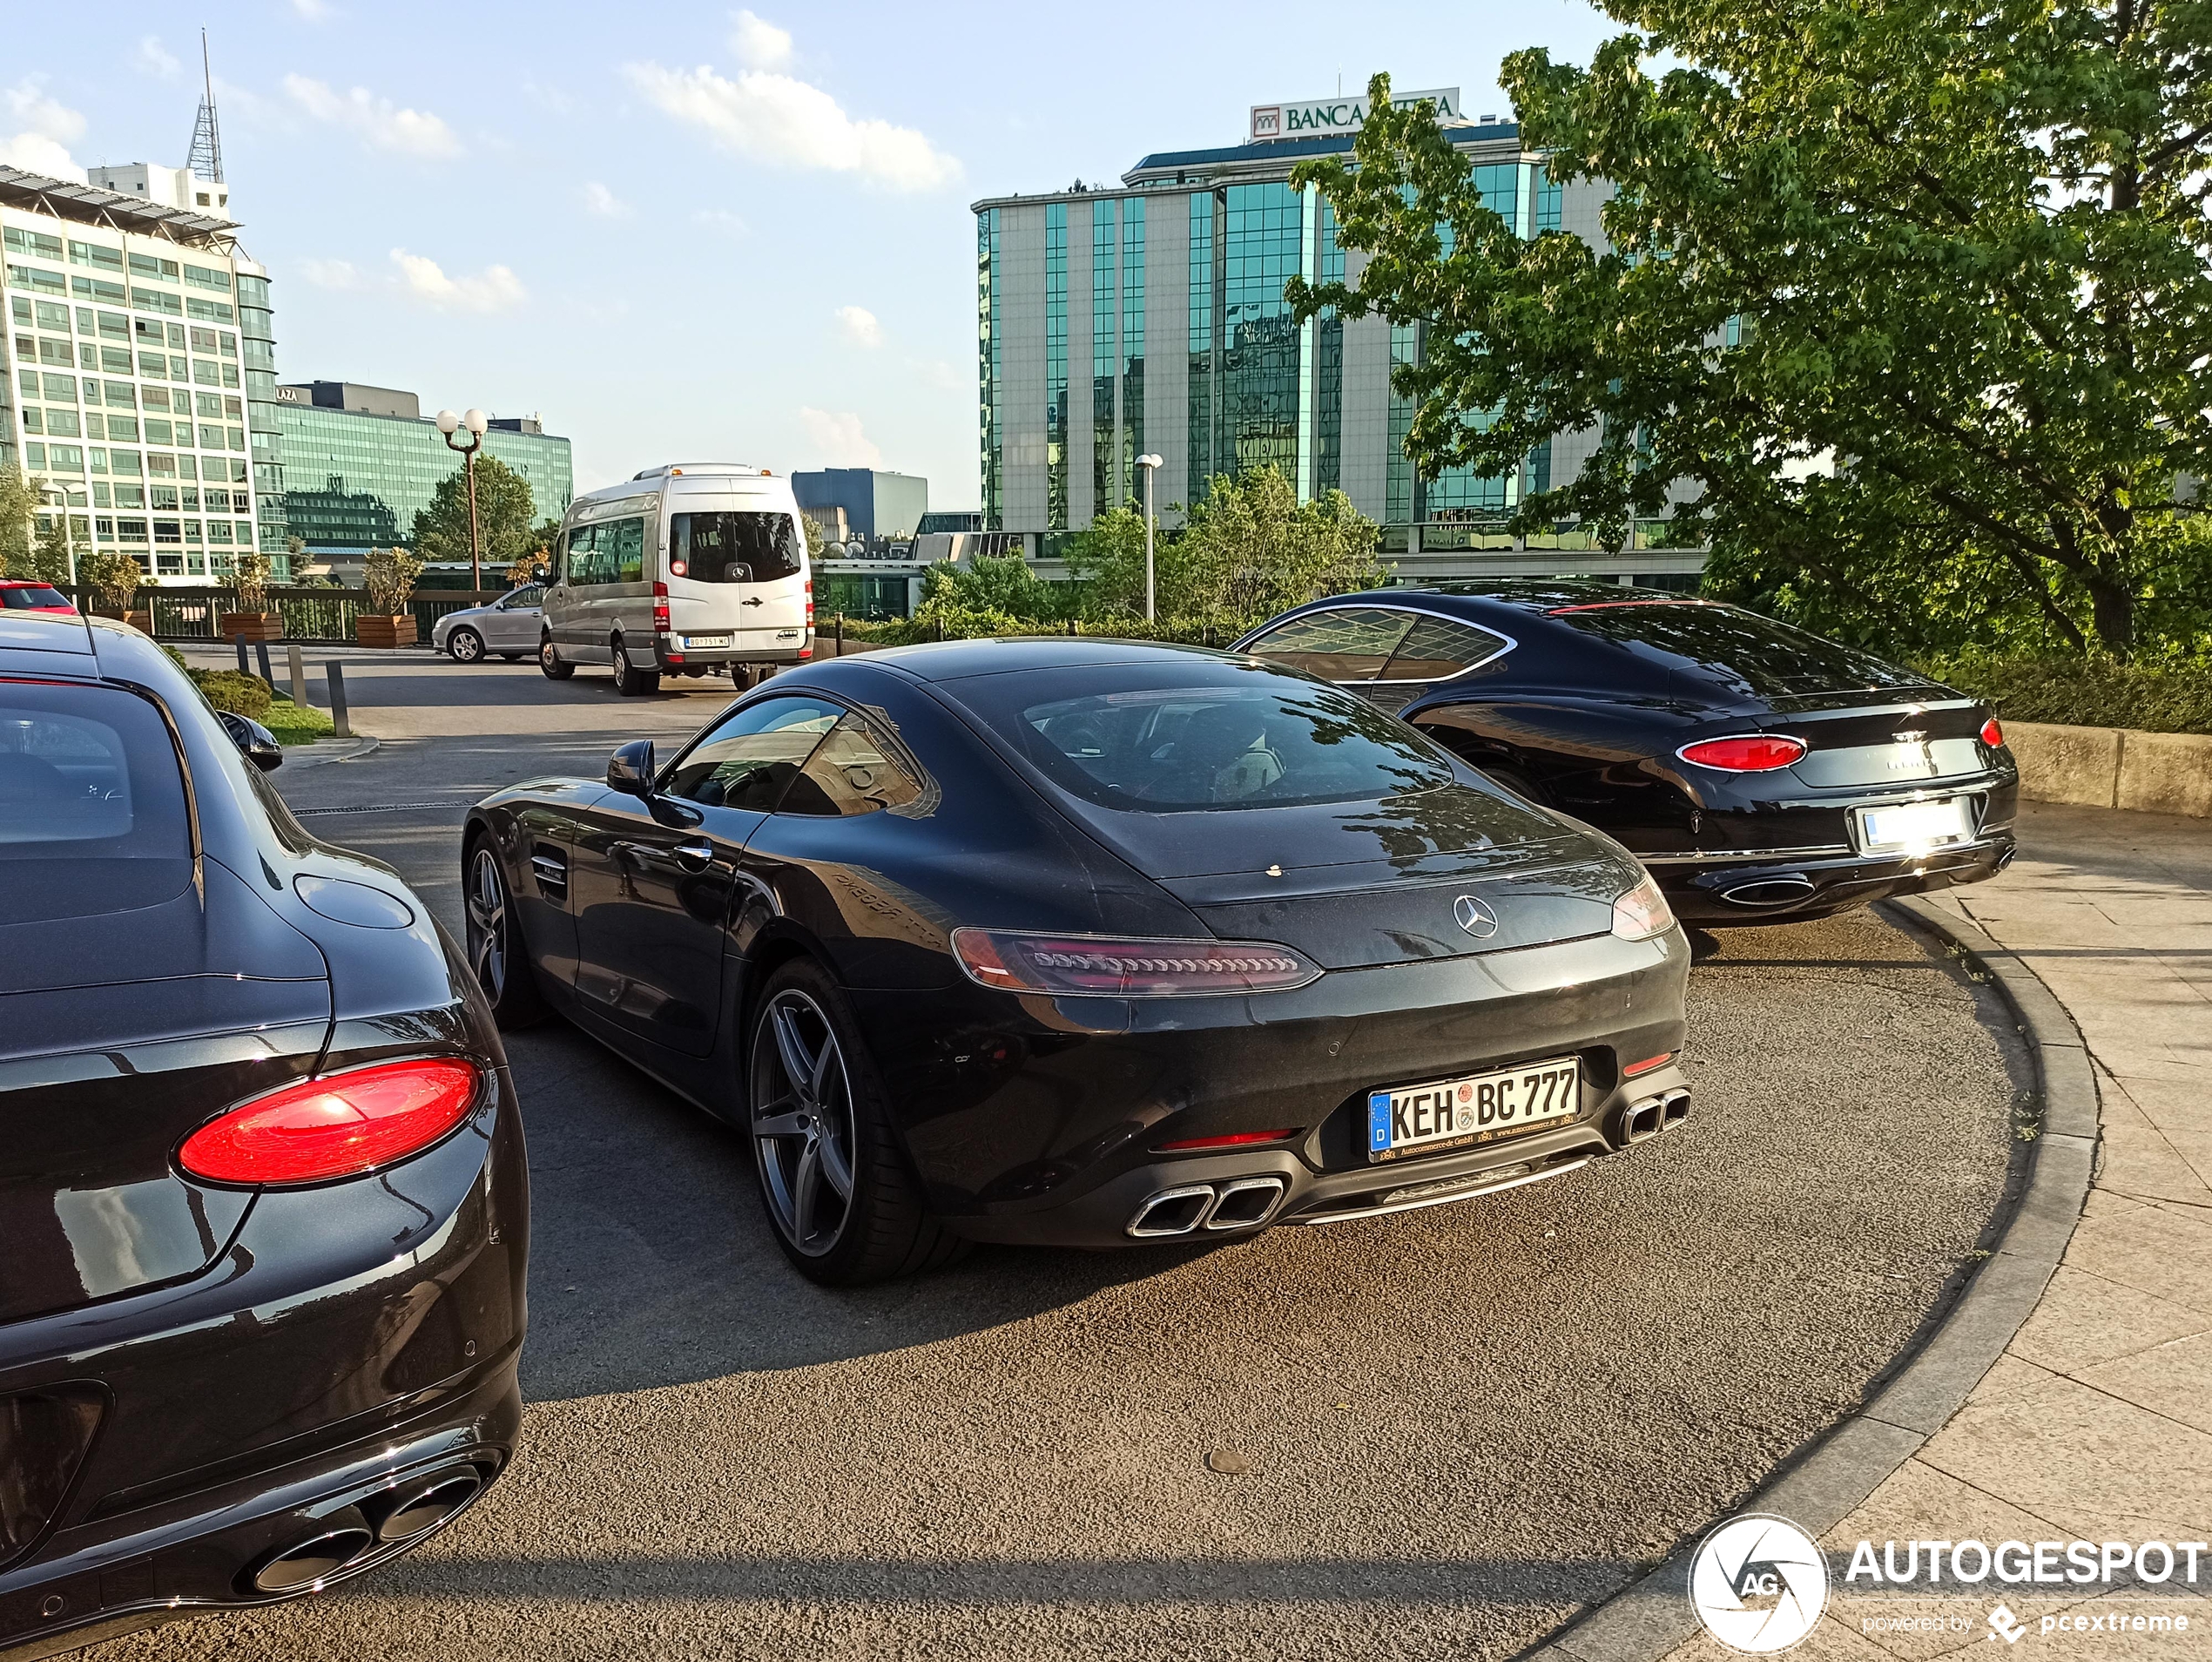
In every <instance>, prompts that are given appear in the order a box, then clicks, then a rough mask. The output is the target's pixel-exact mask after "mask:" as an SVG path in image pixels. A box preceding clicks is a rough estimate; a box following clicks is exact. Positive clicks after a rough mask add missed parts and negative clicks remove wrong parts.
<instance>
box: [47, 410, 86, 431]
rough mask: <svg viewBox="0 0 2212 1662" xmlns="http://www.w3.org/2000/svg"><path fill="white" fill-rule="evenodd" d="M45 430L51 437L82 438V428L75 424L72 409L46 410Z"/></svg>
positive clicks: (74, 413)
mask: <svg viewBox="0 0 2212 1662" xmlns="http://www.w3.org/2000/svg"><path fill="white" fill-rule="evenodd" d="M46 432H47V435H48V436H50V437H53V438H82V437H84V430H83V429H81V428H79V427H78V424H77V412H76V411H75V410H73V409H50V410H48V411H47V412H46Z"/></svg>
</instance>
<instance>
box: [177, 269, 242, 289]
mask: <svg viewBox="0 0 2212 1662" xmlns="http://www.w3.org/2000/svg"><path fill="white" fill-rule="evenodd" d="M185 282H187V283H189V284H191V285H192V287H194V288H213V289H219V290H220V291H221V292H222V293H224V294H229V293H230V292H231V274H230V273H228V272H226V271H220V270H211V269H210V268H208V267H206V266H195V265H192V264H189V263H187V264H186V265H185Z"/></svg>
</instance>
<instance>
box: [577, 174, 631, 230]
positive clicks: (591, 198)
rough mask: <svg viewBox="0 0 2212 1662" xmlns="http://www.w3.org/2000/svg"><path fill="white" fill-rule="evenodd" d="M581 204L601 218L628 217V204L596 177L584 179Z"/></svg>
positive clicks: (616, 218) (622, 218) (618, 218)
mask: <svg viewBox="0 0 2212 1662" xmlns="http://www.w3.org/2000/svg"><path fill="white" fill-rule="evenodd" d="M583 206H584V207H585V208H586V209H587V210H588V211H589V212H590V213H597V214H598V215H599V216H600V217H601V218H603V219H609V220H626V219H628V218H629V217H630V204H629V203H627V202H625V201H624V200H623V199H621V198H620V197H619V196H617V195H616V194H615V193H613V192H612V191H610V190H609V189H608V188H607V187H606V186H604V185H602V184H601V183H600V182H599V181H598V180H597V179H586V180H585V181H584V185H583Z"/></svg>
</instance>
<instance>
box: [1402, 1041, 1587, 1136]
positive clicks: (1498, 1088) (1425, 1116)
mask: <svg viewBox="0 0 2212 1662" xmlns="http://www.w3.org/2000/svg"><path fill="white" fill-rule="evenodd" d="M1581 1111H1582V1064H1581V1061H1580V1060H1579V1059H1578V1058H1577V1057H1571V1056H1570V1057H1554V1058H1553V1059H1552V1060H1550V1061H1548V1062H1530V1063H1527V1064H1524V1065H1523V1066H1521V1067H1517V1068H1501V1069H1500V1070H1499V1071H1497V1072H1495V1073H1470V1074H1468V1075H1467V1076H1466V1077H1465V1078H1459V1079H1443V1080H1440V1081H1438V1082H1437V1083H1436V1084H1422V1085H1408V1086H1406V1087H1405V1088H1404V1089H1402V1090H1398V1091H1372V1092H1370V1093H1369V1095H1368V1098H1367V1159H1369V1160H1370V1161H1372V1162H1379V1161H1383V1160H1395V1159H1403V1158H1404V1157H1405V1156H1406V1155H1407V1154H1414V1153H1440V1152H1442V1151H1444V1150H1445V1149H1447V1148H1472V1147H1474V1145H1477V1144H1480V1143H1494V1142H1496V1141H1497V1140H1498V1139H1499V1138H1503V1137H1513V1136H1517V1135H1519V1134H1520V1133H1521V1132H1528V1131H1536V1130H1540V1129H1541V1128H1542V1127H1543V1126H1546V1125H1561V1124H1563V1123H1565V1122H1566V1121H1568V1120H1570V1119H1573V1118H1575V1117H1576V1116H1577V1115H1579V1114H1580V1113H1581Z"/></svg>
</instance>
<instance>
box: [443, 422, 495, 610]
mask: <svg viewBox="0 0 2212 1662" xmlns="http://www.w3.org/2000/svg"><path fill="white" fill-rule="evenodd" d="M490 425H491V418H490V417H489V416H486V415H485V414H484V413H483V411H482V410H481V409H471V410H467V411H464V412H463V413H462V414H461V415H459V416H456V415H455V414H454V413H453V412H452V411H451V410H449V409H442V410H440V411H439V412H438V431H440V432H441V433H442V434H444V435H445V436H446V449H448V450H455V451H458V452H459V453H460V455H461V466H462V472H464V473H466V474H467V475H468V476H469V587H470V588H471V589H475V590H477V591H482V588H483V586H484V569H483V544H482V538H481V537H479V536H478V534H477V531H476V452H477V450H478V449H481V448H482V444H483V442H484V429H486V428H488V427H489V426H490ZM456 431H465V432H467V433H468V435H469V442H468V443H466V444H455V443H454V442H453V436H454V434H455V432H456Z"/></svg>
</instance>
